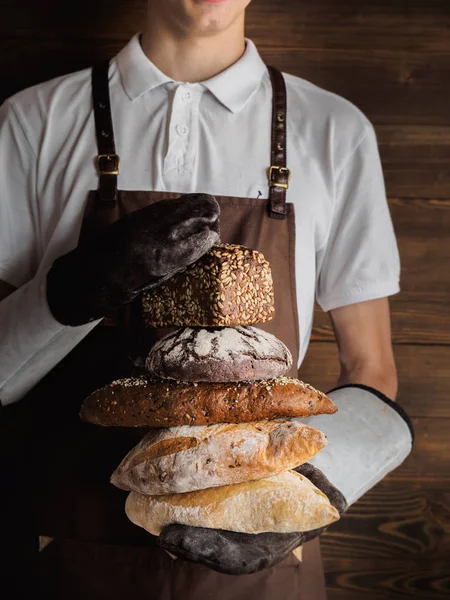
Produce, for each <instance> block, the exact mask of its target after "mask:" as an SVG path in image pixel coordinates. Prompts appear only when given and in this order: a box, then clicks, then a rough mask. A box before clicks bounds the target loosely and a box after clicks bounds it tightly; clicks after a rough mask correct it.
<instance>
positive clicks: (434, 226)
mask: <svg viewBox="0 0 450 600" xmlns="http://www.w3.org/2000/svg"><path fill="white" fill-rule="evenodd" d="M389 205H390V210H391V215H392V219H393V223H394V229H395V232H396V235H397V241H398V246H399V250H400V258H401V266H402V271H401V290H402V291H401V293H400V294H397V295H395V296H392V297H391V299H390V304H391V310H392V336H393V340H394V342H395V343H399V344H411V343H417V344H430V343H433V344H449V343H450V310H449V306H450V276H449V275H448V265H449V262H450V200H443V199H433V200H431V199H430V200H422V199H401V198H392V199H390V201H389ZM312 339H313V340H316V341H319V340H322V341H325V340H332V339H333V331H332V328H331V325H330V322H329V318H328V315H326V314H325V313H323V312H322V311H321V310H320V309H316V312H315V315H314V329H313V335H312Z"/></svg>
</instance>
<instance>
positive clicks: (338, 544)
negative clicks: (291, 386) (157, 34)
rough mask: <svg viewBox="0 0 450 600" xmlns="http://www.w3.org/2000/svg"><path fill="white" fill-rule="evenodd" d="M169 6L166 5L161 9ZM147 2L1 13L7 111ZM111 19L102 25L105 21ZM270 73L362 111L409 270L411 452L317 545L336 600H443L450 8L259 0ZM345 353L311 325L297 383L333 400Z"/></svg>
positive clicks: (96, 1)
mask: <svg viewBox="0 0 450 600" xmlns="http://www.w3.org/2000/svg"><path fill="white" fill-rule="evenodd" d="M161 1H162V0H161ZM145 5H146V0H78V1H77V2H74V3H68V2H59V1H57V0H40V1H39V2H37V1H36V0H22V2H18V1H17V0H0V14H1V19H0V37H1V42H0V44H1V46H0V47H1V52H0V73H1V80H0V81H1V83H0V101H1V100H2V99H3V98H5V97H7V96H9V95H11V94H12V93H13V92H15V91H17V90H19V89H21V88H23V87H26V86H29V85H32V84H34V83H37V82H40V81H43V80H45V79H49V78H51V77H54V76H57V75H60V74H63V73H68V72H70V71H74V70H78V69H81V68H84V67H86V66H89V65H91V64H92V63H93V62H94V61H96V60H98V59H100V58H105V57H109V56H112V55H114V54H115V53H116V52H117V51H118V50H119V49H120V48H121V47H122V46H123V45H125V43H126V42H127V41H128V40H129V38H130V37H131V36H132V35H133V34H134V33H135V32H136V31H137V30H139V29H140V23H141V21H142V19H143V18H144V16H145ZM105 15H106V16H105ZM247 35H248V36H249V37H251V38H252V39H253V40H254V41H255V42H256V44H257V46H258V48H259V50H260V52H261V54H262V56H263V58H264V59H265V60H266V62H268V63H271V64H274V65H276V66H278V67H279V68H280V69H282V70H283V71H286V72H289V73H292V74H294V75H298V76H300V77H303V78H305V79H308V80H310V81H312V82H314V83H316V84H318V85H319V86H322V87H324V88H326V89H329V90H331V91H333V92H336V93H338V94H340V95H342V96H344V97H346V98H348V99H349V100H351V101H352V102H353V103H355V104H356V105H357V106H358V107H359V108H361V109H362V111H363V112H364V113H365V114H366V115H367V116H368V117H369V119H370V120H371V121H372V122H373V124H374V125H375V128H376V132H377V136H378V141H379V145H380V152H381V157H382V161H383V166H384V173H385V179H386V185H387V191H388V197H389V202H390V207H391V211H392V216H393V220H394V226H395V229H396V233H397V236H398V242H399V246H400V252H401V257H402V265H403V271H402V290H403V291H402V293H401V294H400V295H398V296H395V297H394V298H392V302H391V306H392V314H393V339H394V342H395V354H396V358H397V364H398V369H399V376H400V392H399V397H398V400H399V402H400V403H401V404H402V405H403V406H404V408H405V409H406V410H407V411H408V412H409V414H410V416H411V417H412V418H413V421H414V424H415V427H416V438H417V439H416V444H415V449H414V451H413V453H412V455H411V456H410V457H409V458H408V459H407V461H406V462H405V463H404V464H403V465H402V466H401V467H400V468H399V469H398V470H397V471H395V473H394V474H393V475H392V476H390V477H388V478H387V479H386V480H385V481H383V482H382V483H381V484H379V485H378V486H377V487H376V489H374V490H373V491H371V492H370V493H368V494H367V495H366V496H365V497H364V498H363V499H362V500H360V501H359V502H358V503H357V505H356V506H354V507H352V509H351V510H350V511H349V512H348V514H347V515H346V516H345V517H344V518H343V519H342V520H341V521H340V522H339V523H338V524H336V525H335V526H333V527H332V528H331V530H330V531H329V532H328V533H327V534H325V535H324V536H323V538H322V540H323V541H322V548H323V556H324V562H325V568H326V573H327V583H328V589H329V600H344V599H345V600H360V599H362V598H364V599H366V600H387V599H396V598H402V599H404V600H413V599H417V598H420V599H423V600H443V599H444V598H448V597H449V596H450V441H449V438H450V402H449V400H448V390H449V389H450V311H449V305H450V269H449V261H450V0H276V1H275V0H253V3H252V4H251V5H250V8H249V10H248V18H247ZM337 374H338V362H337V354H336V346H335V344H334V340H333V334H332V331H331V329H330V326H329V322H328V318H327V316H326V315H325V314H321V313H320V311H317V314H316V319H315V327H314V334H313V341H312V343H311V347H310V349H309V351H308V355H307V358H306V361H305V363H304V365H303V367H302V369H301V376H302V377H303V378H305V379H307V380H308V381H310V382H311V383H313V384H315V385H317V386H318V387H320V388H322V389H324V390H326V389H329V388H330V387H331V386H332V385H333V383H334V381H335V379H336V377H337Z"/></svg>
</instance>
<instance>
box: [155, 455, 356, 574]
mask: <svg viewBox="0 0 450 600" xmlns="http://www.w3.org/2000/svg"><path fill="white" fill-rule="evenodd" d="M295 471H297V472H298V473H300V474H301V475H303V476H305V477H307V478H308V479H309V480H310V481H311V482H312V483H313V484H314V485H315V486H316V487H318V488H319V490H321V491H322V492H323V493H324V494H325V495H326V496H328V499H329V500H330V502H331V504H332V505H333V506H334V507H335V508H336V510H338V511H339V514H342V513H343V512H344V510H345V508H346V501H345V498H344V496H343V495H342V494H341V492H339V490H337V489H336V488H335V487H334V486H333V485H331V483H330V482H329V481H328V479H327V478H326V477H325V475H324V474H323V473H322V472H321V471H319V469H316V468H315V467H313V466H312V465H310V464H308V463H305V464H304V465H301V466H300V467H297V468H296V469H295ZM325 529H327V527H320V528H319V529H313V530H312V531H305V532H298V533H257V534H248V533H237V532H235V531H224V530H222V529H208V528H205V527H190V526H188V525H177V524H173V525H168V526H167V527H165V528H164V529H163V530H162V532H161V534H160V535H159V538H158V544H159V545H160V546H161V547H162V548H164V550H167V551H168V552H170V553H171V554H174V555H175V556H178V557H179V558H183V559H185V560H188V561H191V562H195V563H200V564H202V565H206V566H207V567H209V568H211V569H214V570H215V571H219V573H227V574H229V575H244V574H248V573H255V572H256V571H260V570H262V569H266V568H268V567H272V566H274V565H276V564H277V563H279V562H281V561H282V560H283V559H285V558H286V557H287V556H288V555H289V553H290V552H292V551H293V550H295V548H297V547H298V546H301V545H302V544H304V543H305V542H308V541H310V540H312V539H313V538H315V537H317V536H319V535H320V534H321V533H322V532H323V531H325Z"/></svg>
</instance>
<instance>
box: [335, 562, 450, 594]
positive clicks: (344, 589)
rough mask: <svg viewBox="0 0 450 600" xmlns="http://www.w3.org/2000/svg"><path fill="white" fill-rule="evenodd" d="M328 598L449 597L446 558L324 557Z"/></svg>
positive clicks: (449, 581) (449, 586) (449, 585)
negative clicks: (439, 559)
mask: <svg viewBox="0 0 450 600" xmlns="http://www.w3.org/2000/svg"><path fill="white" fill-rule="evenodd" d="M324 566H325V570H326V574H327V576H326V581H327V590H328V600H344V599H345V600H363V599H364V600H366V599H369V600H397V599H399V598H401V600H417V598H422V599H423V600H448V597H449V591H450V573H449V567H448V563H447V562H445V561H439V562H434V563H432V564H429V563H428V562H427V561H423V560H421V559H418V560H417V561H401V562H400V563H393V562H392V561H378V562H375V561H372V560H370V561H362V560H359V559H355V560H335V559H333V560H331V561H327V560H325V561H324Z"/></svg>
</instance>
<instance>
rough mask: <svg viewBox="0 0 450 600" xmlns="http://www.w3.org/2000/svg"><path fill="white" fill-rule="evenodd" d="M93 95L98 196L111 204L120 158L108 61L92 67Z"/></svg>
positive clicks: (114, 199)
mask: <svg viewBox="0 0 450 600" xmlns="http://www.w3.org/2000/svg"><path fill="white" fill-rule="evenodd" d="M92 98H93V104H94V117H95V133H96V136H97V148H98V156H97V169H98V173H99V188H98V192H97V193H98V199H99V201H100V202H101V203H102V204H103V203H106V204H111V205H114V204H115V203H116V200H117V175H118V174H119V168H120V158H119V157H118V156H117V154H116V147H115V144H114V130H113V124H112V116H111V100H110V97H109V60H107V61H103V62H101V63H99V64H98V65H96V66H95V67H93V69H92Z"/></svg>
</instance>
